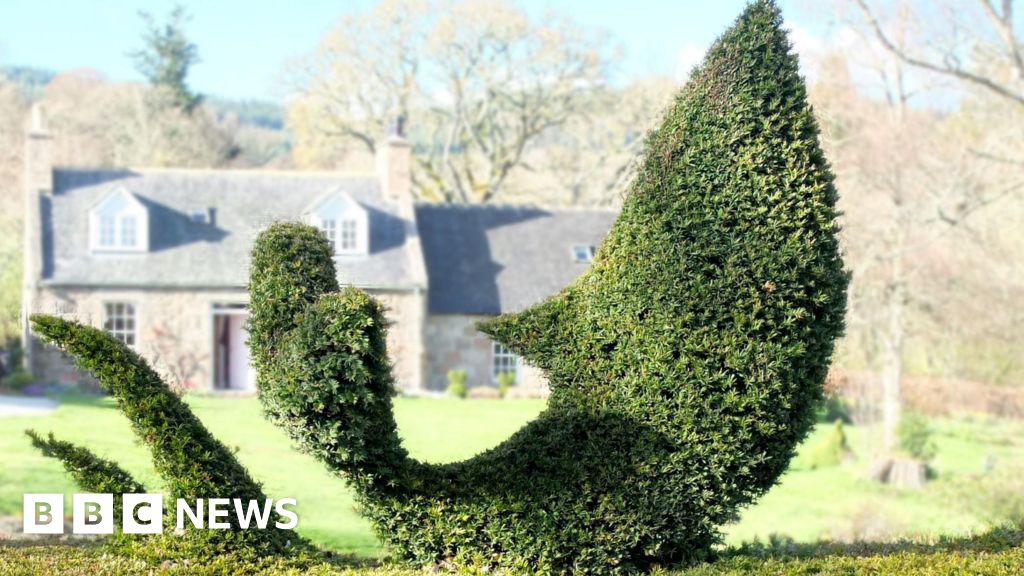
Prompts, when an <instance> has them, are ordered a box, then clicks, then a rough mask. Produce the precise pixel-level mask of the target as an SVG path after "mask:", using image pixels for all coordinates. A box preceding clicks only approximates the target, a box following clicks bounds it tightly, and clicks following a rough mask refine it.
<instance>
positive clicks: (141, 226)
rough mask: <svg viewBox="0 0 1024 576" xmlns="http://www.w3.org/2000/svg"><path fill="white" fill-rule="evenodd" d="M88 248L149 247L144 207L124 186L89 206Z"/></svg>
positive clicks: (128, 249) (135, 249)
mask: <svg viewBox="0 0 1024 576" xmlns="http://www.w3.org/2000/svg"><path fill="white" fill-rule="evenodd" d="M88 218H89V248H90V249H91V250H94V251H96V252H145V251H146V250H148V249H149V214H148V212H147V209H146V206H145V205H144V204H143V203H142V201H140V200H139V199H138V198H136V197H135V195H134V194H132V193H131V192H128V191H127V190H125V189H124V188H115V189H114V190H112V191H111V192H110V193H108V194H107V195H106V197H104V198H103V199H102V200H101V201H100V202H99V203H97V204H96V205H95V206H93V207H92V208H90V209H89V215H88Z"/></svg>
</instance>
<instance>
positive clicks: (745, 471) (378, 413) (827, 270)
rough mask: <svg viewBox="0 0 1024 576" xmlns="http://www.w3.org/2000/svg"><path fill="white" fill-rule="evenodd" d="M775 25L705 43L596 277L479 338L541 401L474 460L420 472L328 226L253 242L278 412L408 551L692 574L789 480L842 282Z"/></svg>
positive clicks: (828, 211)
mask: <svg viewBox="0 0 1024 576" xmlns="http://www.w3.org/2000/svg"><path fill="white" fill-rule="evenodd" d="M781 23H782V21H781V16H780V13H779V10H778V9H777V7H776V6H775V5H774V3H773V2H771V1H767V0H757V1H755V2H753V3H752V4H751V5H750V6H749V7H748V8H747V9H746V11H745V12H744V13H743V14H742V15H741V16H740V18H739V19H738V20H737V21H736V23H735V24H734V25H733V26H732V27H731V28H730V29H729V30H728V31H727V32H726V33H725V34H724V35H723V36H722V37H721V38H720V39H719V40H718V41H717V42H716V43H715V44H714V45H713V46H712V47H711V49H710V50H709V52H708V54H707V56H706V58H705V60H704V62H703V64H702V65H700V66H699V67H698V68H697V69H695V70H694V71H693V75H692V77H691V79H690V81H689V82H688V83H687V84H686V86H685V87H684V88H683V89H682V91H681V92H680V93H679V94H678V96H677V97H676V98H675V101H674V103H673V104H672V105H671V106H670V108H669V109H668V111H667V112H666V114H665V116H664V118H663V120H662V122H661V125H660V127H658V128H657V129H656V130H654V131H653V132H652V133H651V134H650V135H649V137H648V142H647V145H646V150H645V153H644V156H643V158H642V160H641V162H640V164H639V166H638V170H637V173H636V176H635V178H634V181H633V183H632V185H631V187H630V189H629V192H628V196H627V197H626V199H625V202H624V206H623V208H622V213H621V215H620V216H619V218H618V220H617V221H616V223H615V225H614V226H613V228H612V229H611V231H610V233H609V234H608V237H607V238H606V240H605V242H604V244H603V245H602V246H601V248H600V250H599V251H598V253H597V256H596V258H595V261H594V263H593V266H592V267H591V268H590V269H589V271H587V272H586V273H585V274H583V275H582V276H581V277H580V278H578V279H577V280H576V281H574V282H573V283H572V284H571V285H569V286H568V287H567V288H565V289H564V290H563V291H562V292H560V293H559V294H557V295H555V296H554V297H552V298H550V299H548V300H547V301H545V302H543V303H541V304H539V305H537V306H534V307H532V308H530V309H528V310H525V311H523V312H520V313H517V314H508V315H503V316H500V317H498V318H496V319H493V320H490V321H486V322H484V323H482V324H481V326H480V328H481V330H482V331H483V332H485V333H487V334H488V335H490V336H492V337H494V338H495V339H496V340H498V341H500V342H502V343H504V344H505V345H506V346H508V347H509V348H511V349H512V350H514V351H515V352H517V353H519V354H521V355H523V356H524V357H525V359H526V360H527V361H528V362H530V363H531V364H533V365H535V366H537V367H539V368H541V369H542V370H543V371H544V372H545V374H546V375H547V377H548V379H549V381H550V386H551V397H550V400H549V402H548V407H547V409H546V410H545V411H544V412H543V413H542V414H541V415H540V416H539V417H538V418H537V419H536V420H534V421H533V422H531V423H529V424H528V425H526V426H525V427H524V428H523V429H522V430H520V431H518V432H517V433H516V434H515V435H513V436H512V437H511V438H510V439H509V440H507V441H506V442H504V443H502V444H501V445H499V446H497V447H496V448H494V449H491V450H489V451H487V452H484V453H482V454H480V455H478V456H476V457H475V458H472V459H470V460H467V461H465V462H459V463H454V464H446V465H428V464H425V463H421V462H418V461H416V460H414V459H411V458H410V457H409V456H408V454H407V453H406V451H405V450H404V449H403V448H402V446H401V442H400V439H399V435H398V432H397V430H396V426H395V420H394V417H393V414H392V406H391V396H392V388H393V381H392V377H391V374H390V364H389V361H388V357H387V354H386V351H385V330H386V321H385V318H384V315H383V312H382V309H381V306H380V305H379V304H378V303H377V302H375V301H374V300H373V299H371V298H370V297H368V296H367V295H366V294H364V293H362V292H360V291H358V290H356V289H353V288H346V289H343V290H339V286H338V285H337V281H336V280H335V278H336V276H335V270H334V264H333V261H332V258H331V254H330V250H329V248H328V246H327V243H326V241H325V239H324V238H323V237H322V236H321V235H320V234H319V233H318V232H317V231H316V230H315V229H313V228H311V227H308V226H303V225H300V224H277V225H274V226H272V227H270V228H269V229H268V230H266V231H264V232H263V233H262V234H261V235H260V237H259V238H258V240H257V242H256V246H255V248H254V252H253V260H252V268H251V278H250V292H251V312H252V316H251V320H250V330H251V338H250V345H251V346H252V347H253V354H254V356H253V357H254V360H255V362H256V365H257V368H258V371H259V378H258V386H259V390H260V396H261V399H262V401H263V403H264V405H265V408H266V411H267V413H268V414H269V416H270V417H271V418H272V419H273V420H274V421H276V422H277V423H279V424H281V425H282V426H283V427H284V428H285V429H287V430H288V432H289V433H290V434H291V436H292V438H294V439H295V440H297V441H298V443H299V444H300V445H301V446H302V447H303V448H304V449H306V450H307V451H309V452H311V453H312V454H314V455H315V456H316V457H318V458H319V459H321V460H322V461H323V462H324V463H325V464H326V465H327V466H328V467H329V468H330V469H332V470H334V471H337V472H339V473H341V474H342V475H344V476H345V477H346V478H348V479H349V480H350V482H351V484H352V486H354V488H355V490H356V492H357V493H358V496H359V501H360V504H361V507H362V511H363V513H364V514H365V515H366V516H367V517H368V518H370V520H372V522H373V525H374V526H375V527H376V530H377V532H378V534H379V535H380V537H381V538H382V539H383V540H384V541H385V542H386V543H387V544H388V545H389V546H390V547H391V548H392V549H393V551H394V552H395V554H396V555H397V556H398V557H400V558H403V559H405V560H406V561H409V562H412V563H418V564H437V563H452V564H454V565H463V566H465V565H471V566H478V567H488V568H500V569H505V570H509V571H528V572H552V573H568V572H585V573H604V572H616V571H623V570H625V571H629V570H639V569H646V568H648V567H650V566H652V565H655V564H660V563H672V562H679V561H693V560H696V559H701V558H704V557H706V556H707V554H708V553H709V550H710V547H711V545H712V544H713V543H714V542H715V541H716V539H717V538H718V527H719V526H721V525H722V524H723V523H725V522H727V521H729V520H731V519H733V518H735V516H736V514H737V511H738V509H739V508H740V507H741V506H744V505H746V504H749V503H750V502H752V501H753V500H754V499H755V498H757V497H758V496H759V495H761V494H763V493H764V492H765V491H766V490H768V489H769V488H770V487H771V486H772V485H773V484H774V483H775V482H776V481H777V479H778V478H779V476H780V474H781V473H782V472H783V470H784V469H785V468H786V466H787V465H788V463H789V461H790V458H791V457H792V455H793V452H794V449H795V447H796V445H797V443H798V442H799V441H800V440H801V439H802V438H804V437H805V435H806V434H807V432H808V430H809V429H810V427H811V426H812V423H813V421H814V409H815V404H816V403H817V402H818V401H819V400H820V398H821V384H822V382H823V380H824V377H825V373H826V371H827V368H828V365H829V360H830V357H831V354H832V350H833V343H834V341H835V339H836V338H837V337H838V336H839V335H840V333H841V331H842V328H843V314H844V310H845V304H846V301H845V294H846V286H847V280H848V279H847V275H846V273H845V272H844V270H843V265H842V261H841V258H840V254H839V248H838V242H837V238H836V232H837V224H836V210H835V201H836V191H835V189H834V187H833V182H832V175H831V173H830V170H829V167H828V164H827V162H826V160H825V157H824V155H823V154H822V151H821V148H820V146H819V144H818V129H817V125H816V123H815V120H814V117H813V115H812V112H811V109H810V107H809V106H808V104H807V101H806V93H805V87H804V83H803V81H802V80H801V78H800V76H799V75H798V70H797V59H796V57H795V56H794V55H793V54H791V53H790V46H789V43H788V41H787V39H786V35H785V32H784V31H783V30H782V28H781Z"/></svg>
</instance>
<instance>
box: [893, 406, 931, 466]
mask: <svg viewBox="0 0 1024 576" xmlns="http://www.w3.org/2000/svg"><path fill="white" fill-rule="evenodd" d="M896 436H897V438H898V439H899V449H900V450H901V451H903V452H906V453H907V454H908V455H909V456H911V457H912V458H914V459H917V460H921V461H922V462H928V461H929V460H931V459H932V458H934V457H935V452H936V447H935V442H933V441H932V429H931V427H930V426H929V425H928V419H927V418H925V417H924V416H923V415H921V414H920V413H918V412H905V413H904V414H903V415H902V416H901V417H900V423H899V425H898V426H897V427H896Z"/></svg>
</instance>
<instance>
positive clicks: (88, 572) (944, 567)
mask: <svg viewBox="0 0 1024 576" xmlns="http://www.w3.org/2000/svg"><path fill="white" fill-rule="evenodd" d="M775 544H777V545H778V546H781V547H783V548H785V550H784V551H782V550H779V549H778V548H777V547H776V545H773V544H767V545H745V546H742V547H740V548H736V549H729V550H726V551H724V552H723V553H722V554H721V556H720V557H719V558H718V559H717V560H716V561H715V562H711V563H705V564H700V565H698V566H694V567H691V568H688V569H684V570H678V571H676V570H665V569H656V570H654V571H652V573H653V574H654V575H656V576H726V575H730V576H731V575H736V576H808V575H811V574H813V575H816V576H855V575H861V574H863V575H865V576H868V575H870V576H879V575H886V576H888V575H905V574H930V575H931V574H934V575H939V574H941V575H952V574H956V575H964V576H966V575H970V576H985V575H987V576H1017V575H1019V574H1020V567H1021V566H1022V565H1024V533H1022V532H1021V531H1020V529H1019V528H1011V527H1005V528H997V529H994V530H991V531H989V532H988V533H985V534H982V535H979V536H976V537H973V538H957V539H942V540H940V541H938V542H932V543H929V544H919V543H914V542H894V543H884V544H865V543H858V544H846V545H843V544H837V543H821V544H792V543H791V542H785V541H783V540H776V541H775ZM105 552H106V550H104V549H103V548H96V547H95V546H68V545H57V546H53V545H50V546H46V545H40V544H38V543H24V544H18V543H14V544H13V545H11V544H9V545H5V546H0V574H24V575H30V576H31V575H37V576H50V575H51V574H64V575H68V576H102V575H107V574H110V575H117V576H126V575H138V576H154V575H161V576H163V575H168V576H169V575H174V574H177V575H188V576H207V575H208V576H213V575H217V576H222V575H224V574H246V575H256V574H260V575H266V576H281V575H293V576H299V575H305V576H314V575H318V576H422V575H423V574H424V572H423V571H422V570H419V569H403V568H402V567H401V566H395V565H391V564H384V565H380V566H373V565H370V566H368V565H366V562H365V561H364V562H354V561H353V560H352V559H350V558H338V557H335V558H332V559H330V560H326V561H325V560H324V559H322V558H316V557H309V556H307V557H303V556H302V555H299V556H298V557H295V558H280V557H278V558H253V557H251V556H249V557H247V556H239V555H237V554H225V555H221V556H218V557H217V558H214V559H212V560H211V561H209V562H203V563H198V562H188V561H173V562H163V561H161V560H160V559H159V558H145V557H136V558H125V557H123V556H115V555H111V554H106V553H105ZM457 573H463V574H465V573H469V574H473V573H476V574H479V572H470V571H468V570H458V571H457Z"/></svg>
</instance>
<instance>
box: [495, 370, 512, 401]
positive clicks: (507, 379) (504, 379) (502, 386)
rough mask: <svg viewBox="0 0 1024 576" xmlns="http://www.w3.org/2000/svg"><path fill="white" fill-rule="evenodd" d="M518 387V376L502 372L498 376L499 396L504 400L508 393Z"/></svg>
mask: <svg viewBox="0 0 1024 576" xmlns="http://www.w3.org/2000/svg"><path fill="white" fill-rule="evenodd" d="M515 385H516V375H515V373H514V372H502V373H501V374H498V395H499V396H501V397H502V398H504V397H505V395H506V394H508V391H509V390H511V389H512V387H513V386H515Z"/></svg>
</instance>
